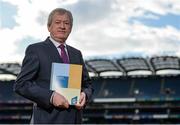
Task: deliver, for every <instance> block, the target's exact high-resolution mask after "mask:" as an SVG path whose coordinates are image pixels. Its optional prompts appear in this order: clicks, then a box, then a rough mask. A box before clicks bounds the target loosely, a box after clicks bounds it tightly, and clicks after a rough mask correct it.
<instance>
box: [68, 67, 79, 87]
mask: <svg viewBox="0 0 180 125" xmlns="http://www.w3.org/2000/svg"><path fill="white" fill-rule="evenodd" d="M81 78H82V66H81V65H75V64H70V68H69V83H68V88H77V89H80V88H81Z"/></svg>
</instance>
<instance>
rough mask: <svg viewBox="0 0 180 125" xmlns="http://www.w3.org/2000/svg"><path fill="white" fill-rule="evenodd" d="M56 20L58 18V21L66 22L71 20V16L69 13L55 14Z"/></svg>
mask: <svg viewBox="0 0 180 125" xmlns="http://www.w3.org/2000/svg"><path fill="white" fill-rule="evenodd" d="M53 17H54V18H58V19H66V20H70V18H69V16H68V14H67V13H64V14H61V13H55V14H54V16H53Z"/></svg>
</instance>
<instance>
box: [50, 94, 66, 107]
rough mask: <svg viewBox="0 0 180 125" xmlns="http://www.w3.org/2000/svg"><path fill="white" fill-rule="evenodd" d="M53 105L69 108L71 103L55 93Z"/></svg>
mask: <svg viewBox="0 0 180 125" xmlns="http://www.w3.org/2000/svg"><path fill="white" fill-rule="evenodd" d="M52 104H53V105H54V106H55V107H59V108H69V103H68V101H67V100H66V98H65V97H64V96H62V95H61V94H59V93H57V92H54V95H53V99H52Z"/></svg>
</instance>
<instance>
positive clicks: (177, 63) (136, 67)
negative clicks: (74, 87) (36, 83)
mask: <svg viewBox="0 0 180 125" xmlns="http://www.w3.org/2000/svg"><path fill="white" fill-rule="evenodd" d="M85 64H86V66H87V69H88V71H89V72H90V73H93V74H94V75H95V76H102V74H103V73H105V72H106V73H110V72H118V73H120V74H122V75H123V76H126V75H129V74H130V73H131V72H135V73H134V75H144V73H145V72H148V73H149V75H156V74H158V72H159V71H163V70H164V71H168V72H166V74H169V73H170V72H169V70H173V72H175V71H176V72H175V73H176V74H180V59H179V58H178V57H176V56H158V57H152V58H140V57H139V58H134V57H132V58H119V59H91V60H86V61H85ZM20 68H21V65H20V64H19V63H1V64H0V74H9V75H13V76H17V74H18V73H19V72H20ZM138 72H140V74H138Z"/></svg>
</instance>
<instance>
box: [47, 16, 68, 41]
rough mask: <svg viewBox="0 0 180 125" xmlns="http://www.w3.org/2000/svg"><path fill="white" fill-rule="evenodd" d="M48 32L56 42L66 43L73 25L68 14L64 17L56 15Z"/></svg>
mask: <svg viewBox="0 0 180 125" xmlns="http://www.w3.org/2000/svg"><path fill="white" fill-rule="evenodd" d="M48 30H49V32H50V34H51V37H52V38H53V39H54V40H56V41H58V42H60V43H64V42H65V40H66V39H67V38H68V36H69V34H70V32H71V23H70V19H69V17H68V15H67V14H66V13H65V14H64V15H60V14H58V13H55V14H54V16H53V19H52V23H51V25H50V26H49V27H48Z"/></svg>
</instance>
